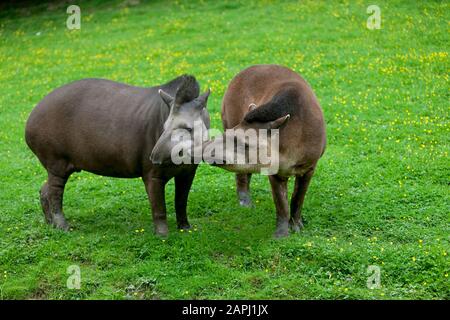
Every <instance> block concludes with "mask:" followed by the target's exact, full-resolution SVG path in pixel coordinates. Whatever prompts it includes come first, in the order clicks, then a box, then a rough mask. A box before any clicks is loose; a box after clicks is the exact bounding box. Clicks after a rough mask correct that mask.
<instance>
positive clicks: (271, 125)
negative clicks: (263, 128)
mask: <svg viewBox="0 0 450 320" xmlns="http://www.w3.org/2000/svg"><path fill="white" fill-rule="evenodd" d="M290 117H291V115H290V114H287V115H285V116H282V117H281V118H278V119H276V120H273V121H271V122H269V129H279V128H280V127H281V126H282V125H284V124H285V123H286V122H287V121H288V120H289V118H290Z"/></svg>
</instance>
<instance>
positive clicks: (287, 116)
mask: <svg viewBox="0 0 450 320" xmlns="http://www.w3.org/2000/svg"><path fill="white" fill-rule="evenodd" d="M222 122H223V126H224V129H231V128H232V129H233V131H232V132H237V129H243V130H247V129H268V130H270V129H279V170H278V172H277V174H272V175H269V180H270V184H271V186H272V195H273V199H274V202H275V207H276V214H277V228H276V232H275V237H283V236H287V235H288V232H289V225H290V226H291V228H292V229H293V230H294V231H299V230H300V229H301V228H302V227H303V224H302V219H301V209H302V205H303V200H304V197H305V193H306V190H307V188H308V185H309V182H310V180H311V177H312V176H313V174H314V170H315V168H316V165H317V162H318V160H319V158H320V157H321V156H322V154H323V153H324V151H325V145H326V134H325V123H324V118H323V113H322V109H321V108H320V105H319V102H318V101H317V98H316V96H315V94H314V93H313V91H312V89H311V87H310V86H309V85H308V84H307V83H306V81H305V80H304V79H303V78H302V77H300V76H299V75H298V74H297V73H295V72H294V71H292V70H290V69H288V68H286V67H282V66H278V65H255V66H252V67H249V68H247V69H245V70H243V71H241V72H240V73H239V74H237V75H236V76H235V77H234V78H233V80H232V81H231V82H230V84H229V86H228V89H227V91H226V93H225V96H224V98H223V101H222ZM235 139H238V140H239V139H242V136H238V135H235ZM224 140H225V137H224V136H222V137H219V138H217V139H214V140H211V141H209V142H206V143H204V144H203V149H205V148H207V147H208V148H210V149H211V147H214V145H215V144H222V145H223V141H224ZM241 145H243V146H245V148H242V149H238V148H226V150H225V152H222V158H219V157H218V156H217V154H216V155H214V154H212V158H211V157H210V158H209V161H208V162H211V160H213V161H214V162H215V165H217V166H219V167H222V168H224V169H227V170H230V171H234V172H237V174H236V186H237V194H238V197H239V201H240V203H241V205H246V206H248V205H250V204H251V200H250V188H249V185H250V178H251V174H252V173H257V172H260V170H261V168H262V166H261V164H260V163H254V164H245V165H242V164H230V163H226V160H227V159H230V155H229V154H227V153H234V154H231V158H233V157H234V156H235V154H236V153H239V152H248V151H249V150H251V149H258V148H260V145H259V144H257V141H256V140H247V139H246V140H245V141H242V142H241ZM239 150H240V151H239ZM215 158H216V159H215ZM220 163H222V164H220ZM290 176H295V188H294V192H293V195H292V198H291V203H290V217H289V205H288V196H287V192H288V188H287V182H288V179H289V177H290Z"/></svg>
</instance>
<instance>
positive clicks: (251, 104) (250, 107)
mask: <svg viewBox="0 0 450 320" xmlns="http://www.w3.org/2000/svg"><path fill="white" fill-rule="evenodd" d="M255 109H256V104H254V103H250V104H249V105H248V112H250V111H253V110H255Z"/></svg>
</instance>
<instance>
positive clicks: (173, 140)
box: [150, 76, 210, 164]
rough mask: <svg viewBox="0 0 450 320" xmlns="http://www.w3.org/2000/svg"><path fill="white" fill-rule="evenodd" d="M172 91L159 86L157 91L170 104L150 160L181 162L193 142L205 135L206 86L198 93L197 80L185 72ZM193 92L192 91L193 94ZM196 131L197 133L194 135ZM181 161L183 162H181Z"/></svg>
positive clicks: (200, 142)
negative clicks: (169, 92)
mask: <svg viewBox="0 0 450 320" xmlns="http://www.w3.org/2000/svg"><path fill="white" fill-rule="evenodd" d="M183 80H184V81H183V82H182V83H181V85H180V86H179V88H178V89H177V91H176V94H175V96H174V97H172V96H171V95H170V94H168V93H167V92H165V91H164V90H163V89H160V90H159V95H160V96H161V99H162V100H163V101H164V103H165V104H166V105H167V106H168V108H170V113H169V116H168V118H167V120H166V122H165V123H164V131H163V133H162V134H161V136H160V137H159V139H158V141H157V142H156V144H155V146H154V148H153V151H152V154H151V156H150V160H151V161H152V162H153V163H154V164H181V163H191V162H187V161H186V157H187V156H190V153H191V152H189V155H188V154H182V152H183V151H185V150H188V151H190V150H191V149H193V148H194V147H195V146H197V145H200V146H201V144H202V142H203V141H205V140H206V139H207V137H208V132H207V130H208V129H209V121H210V120H209V114H208V111H207V110H206V104H207V101H208V97H209V94H210V90H208V91H206V92H205V93H204V94H202V95H200V96H198V91H199V89H198V83H197V81H196V80H195V78H194V77H190V76H187V77H185V79H183ZM193 92H196V94H193ZM196 135H198V136H197V137H195V136H196ZM183 161H184V162H183Z"/></svg>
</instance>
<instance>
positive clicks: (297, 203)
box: [289, 169, 314, 232]
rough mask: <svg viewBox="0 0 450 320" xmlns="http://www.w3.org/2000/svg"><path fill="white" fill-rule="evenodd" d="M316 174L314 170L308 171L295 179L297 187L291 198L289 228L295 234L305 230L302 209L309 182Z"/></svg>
mask: <svg viewBox="0 0 450 320" xmlns="http://www.w3.org/2000/svg"><path fill="white" fill-rule="evenodd" d="M313 174H314V169H312V170H311V171H308V172H307V173H305V174H304V175H303V176H297V177H295V187H294V192H293V193H292V198H291V218H290V220H289V226H290V227H291V229H292V230H293V231H294V232H298V231H300V229H302V228H303V222H302V215H301V214H302V207H303V201H304V200H305V194H306V190H308V186H309V182H310V181H311V178H312V176H313Z"/></svg>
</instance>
